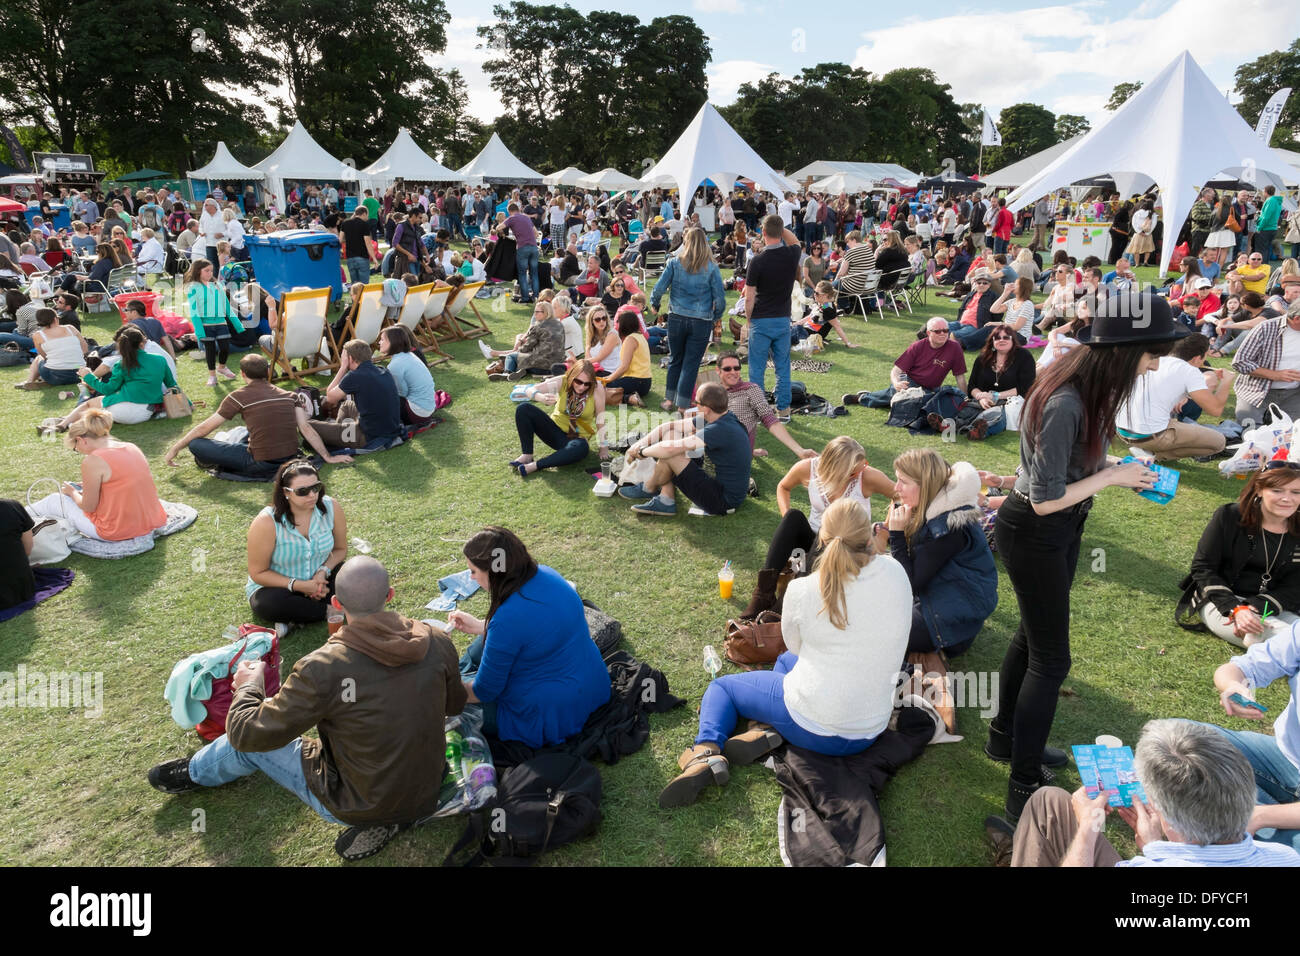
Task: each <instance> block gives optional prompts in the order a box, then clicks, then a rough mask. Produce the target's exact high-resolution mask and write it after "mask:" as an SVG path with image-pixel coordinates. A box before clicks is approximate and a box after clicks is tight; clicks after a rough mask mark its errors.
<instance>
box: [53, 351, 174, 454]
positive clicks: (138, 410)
mask: <svg viewBox="0 0 1300 956" xmlns="http://www.w3.org/2000/svg"><path fill="white" fill-rule="evenodd" d="M113 338H114V340H115V341H116V342H117V354H118V357H119V361H118V362H117V363H116V364H115V365H114V366H113V371H112V374H110V375H109V377H108V380H107V381H105V380H104V379H101V378H100V377H99V376H97V375H95V374H94V373H93V372H92V371H91V370H90V369H88V368H85V367H84V366H83V367H82V368H80V369H78V370H77V374H78V375H80V376H81V382H82V384H83V385H85V386H86V387H87V388H89V389H90V390H91V391H94V392H97V393H98V395H97V396H96V397H95V398H92V399H90V400H89V401H87V402H83V403H82V404H80V405H78V406H77V407H76V408H74V409H73V410H72V411H71V412H70V413H69V414H68V415H67V417H65V418H63V419H61V420H54V419H46V421H45V423H44V424H42V425H41V429H42V431H45V430H47V429H53V430H55V431H66V430H67V429H68V428H69V427H70V426H71V425H72V423H73V422H75V421H77V420H79V419H80V418H81V417H82V416H84V415H86V414H88V413H90V412H91V411H93V410H95V409H99V408H104V409H107V410H109V411H111V412H112V413H113V421H114V422H116V423H118V424H121V425H139V424H140V423H141V422H147V421H148V420H149V419H151V418H152V417H153V415H154V409H155V407H156V406H158V405H161V404H162V400H163V390H164V389H166V388H176V376H174V375H173V374H172V369H171V366H170V365H169V364H168V362H167V356H166V355H157V354H154V353H152V352H149V351H147V350H146V348H145V341H146V340H145V335H144V332H142V331H140V329H139V327H138V326H134V325H132V326H128V327H126V328H123V329H121V330H119V331H118V333H117V334H116V335H114V337H113Z"/></svg>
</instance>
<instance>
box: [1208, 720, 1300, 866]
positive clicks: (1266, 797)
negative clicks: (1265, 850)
mask: <svg viewBox="0 0 1300 956" xmlns="http://www.w3.org/2000/svg"><path fill="white" fill-rule="evenodd" d="M1204 726H1206V727H1213V728H1214V729H1215V730H1217V731H1218V732H1219V733H1221V734H1223V736H1225V737H1227V738H1228V740H1229V741H1230V742H1231V743H1232V745H1233V746H1234V747H1236V748H1237V749H1238V750H1240V751H1241V752H1242V754H1243V755H1244V756H1245V758H1246V759H1247V760H1249V761H1250V765H1251V767H1253V768H1254V770H1255V802H1256V803H1262V804H1267V805H1269V806H1275V805H1277V804H1281V803H1295V802H1296V801H1297V800H1300V770H1297V769H1296V766H1295V764H1293V763H1292V762H1291V761H1290V760H1287V758H1286V755H1285V754H1283V753H1282V751H1281V749H1279V747H1278V745H1277V738H1276V737H1273V736H1271V735H1269V734H1260V733H1256V732H1255V731H1253V730H1228V729H1227V728H1225V727H1218V726H1216V725H1214V724H1205V725H1204ZM1255 839H1257V840H1262V841H1264V842H1265V843H1285V844H1286V845H1288V846H1290V847H1292V848H1294V849H1296V850H1300V830H1275V829H1274V828H1272V827H1265V828H1263V829H1261V830H1259V831H1257V832H1256V833H1255Z"/></svg>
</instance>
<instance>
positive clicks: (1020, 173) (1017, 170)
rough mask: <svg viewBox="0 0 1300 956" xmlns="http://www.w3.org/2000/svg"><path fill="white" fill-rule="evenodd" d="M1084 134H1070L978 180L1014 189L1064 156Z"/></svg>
mask: <svg viewBox="0 0 1300 956" xmlns="http://www.w3.org/2000/svg"><path fill="white" fill-rule="evenodd" d="M1086 135H1087V133H1080V134H1079V135H1078V136H1071V137H1070V138H1069V139H1067V140H1065V141H1064V142H1062V143H1057V144H1056V145H1055V146H1049V147H1047V149H1044V150H1042V151H1040V152H1037V153H1034V154H1033V155H1032V156H1026V157H1025V158H1024V159H1020V160H1017V161H1016V162H1014V163H1010V164H1008V165H1006V166H1003V167H1002V168H1001V169H999V170H995V171H994V172H991V173H989V174H988V175H987V176H984V177H982V178H981V179H980V182H982V183H986V184H988V185H989V186H992V187H993V188H994V189H1014V188H1015V187H1016V186H1019V185H1021V184H1022V183H1026V182H1028V181H1029V180H1030V179H1032V178H1033V177H1035V176H1037V175H1038V174H1039V173H1041V172H1042V171H1043V170H1044V169H1046V168H1047V166H1048V164H1049V163H1052V162H1054V161H1056V160H1057V159H1059V158H1060V157H1061V156H1064V155H1065V154H1066V153H1068V152H1069V151H1070V150H1071V149H1073V148H1074V145H1075V143H1077V142H1079V140H1081V139H1083V137H1084V136H1086Z"/></svg>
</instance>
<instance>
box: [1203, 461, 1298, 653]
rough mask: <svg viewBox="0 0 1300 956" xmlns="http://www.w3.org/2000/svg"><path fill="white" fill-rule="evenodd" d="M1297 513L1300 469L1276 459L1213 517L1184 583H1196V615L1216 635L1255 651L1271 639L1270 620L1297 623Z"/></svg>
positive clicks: (1280, 622)
mask: <svg viewBox="0 0 1300 956" xmlns="http://www.w3.org/2000/svg"><path fill="white" fill-rule="evenodd" d="M1298 508H1300V468H1298V467H1297V466H1296V464H1295V463H1294V462H1289V461H1285V460H1283V461H1271V462H1269V463H1268V464H1267V465H1266V466H1265V467H1264V470H1263V471H1257V472H1255V474H1253V475H1252V476H1251V478H1250V481H1248V482H1247V483H1246V487H1245V488H1243V489H1242V492H1241V497H1240V498H1238V499H1237V500H1236V501H1235V502H1229V503H1228V504H1226V505H1221V506H1220V507H1219V508H1218V509H1217V510H1216V511H1215V512H1214V515H1213V516H1212V517H1211V518H1210V523H1209V524H1208V525H1206V528H1205V532H1204V533H1203V534H1202V535H1201V541H1200V544H1198V545H1197V546H1196V557H1194V558H1193V559H1192V570H1191V573H1190V574H1189V575H1188V576H1187V577H1186V578H1185V579H1184V580H1183V582H1182V585H1181V586H1182V587H1183V588H1184V589H1186V588H1187V587H1190V586H1191V585H1192V584H1193V583H1195V584H1196V597H1195V602H1194V607H1193V610H1195V611H1197V612H1199V614H1200V617H1201V620H1202V621H1203V622H1204V623H1205V626H1206V627H1208V628H1209V629H1210V631H1211V632H1212V633H1213V634H1214V635H1215V636H1216V637H1221V638H1223V639H1224V640H1225V641H1228V642H1229V643H1232V644H1236V645H1237V646H1238V647H1249V646H1250V645H1252V644H1257V643H1259V642H1261V641H1263V640H1265V639H1267V638H1269V637H1271V636H1272V635H1273V633H1274V631H1273V627H1272V622H1274V621H1276V622H1278V624H1281V625H1289V624H1293V623H1295V621H1296V620H1297V618H1296V612H1297V611H1300V511H1297V509H1298ZM1266 614H1267V615H1268V619H1267V620H1265V619H1264V616H1265V615H1266Z"/></svg>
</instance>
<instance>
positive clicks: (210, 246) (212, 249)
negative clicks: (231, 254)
mask: <svg viewBox="0 0 1300 956" xmlns="http://www.w3.org/2000/svg"><path fill="white" fill-rule="evenodd" d="M199 232H200V233H201V234H202V236H203V240H202V245H203V246H204V247H205V253H204V258H205V259H207V260H208V261H209V262H211V263H212V264H213V266H216V264H217V243H218V242H220V241H221V240H222V239H224V238H226V221H225V220H224V219H222V218H221V207H220V206H219V205H218V204H217V201H216V200H215V199H213V198H212V197H211V196H209V197H208V198H207V199H205V200H203V212H202V213H201V214H200V215H199Z"/></svg>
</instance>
